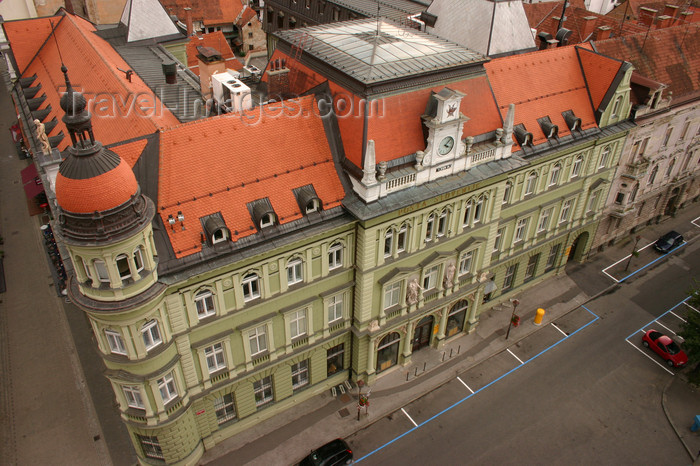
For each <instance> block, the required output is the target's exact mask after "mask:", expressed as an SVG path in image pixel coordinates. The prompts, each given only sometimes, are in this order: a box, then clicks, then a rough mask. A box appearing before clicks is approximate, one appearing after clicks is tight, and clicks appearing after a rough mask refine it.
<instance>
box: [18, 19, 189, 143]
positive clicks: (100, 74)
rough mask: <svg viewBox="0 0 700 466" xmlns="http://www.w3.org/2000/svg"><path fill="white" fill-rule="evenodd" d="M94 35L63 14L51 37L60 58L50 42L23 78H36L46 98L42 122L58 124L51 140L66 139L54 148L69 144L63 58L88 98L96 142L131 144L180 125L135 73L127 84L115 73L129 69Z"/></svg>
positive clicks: (75, 84)
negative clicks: (63, 102) (127, 141)
mask: <svg viewBox="0 0 700 466" xmlns="http://www.w3.org/2000/svg"><path fill="white" fill-rule="evenodd" d="M94 30H95V28H94V26H93V25H92V24H91V23H89V22H88V21H86V20H84V19H82V18H80V17H79V16H75V15H71V14H69V13H66V14H65V16H64V17H63V20H62V21H61V22H60V23H59V24H58V25H57V26H56V33H55V34H56V41H57V42H58V44H59V47H60V48H61V55H59V53H58V50H57V48H56V43H55V42H54V39H53V38H52V39H51V40H50V41H47V42H46V43H45V44H44V46H43V47H42V48H41V50H40V51H39V53H38V54H37V55H36V56H35V58H34V59H33V60H32V61H31V62H30V63H29V65H28V66H27V68H26V70H25V71H24V73H23V76H25V77H26V76H32V75H34V74H36V75H37V82H39V83H41V85H42V90H41V91H40V93H41V92H45V93H46V101H45V102H44V104H43V105H42V107H41V108H46V107H47V106H48V105H51V108H52V111H51V113H50V114H49V116H48V117H47V118H46V119H45V120H44V121H45V122H46V121H50V120H51V119H52V118H53V117H55V118H56V119H57V120H58V125H57V126H56V128H54V129H53V131H51V133H50V134H49V136H54V135H56V134H59V132H60V131H63V133H64V134H65V137H64V139H63V141H61V143H60V144H59V145H58V148H59V149H60V150H63V149H65V148H66V147H67V146H68V145H69V144H70V138H69V137H68V130H67V129H66V127H65V125H64V124H63V121H62V120H61V119H62V117H63V110H61V107H60V104H59V101H60V98H61V96H62V95H63V92H64V90H65V80H64V77H63V73H62V72H61V62H62V61H61V59H62V60H63V63H65V65H66V67H67V68H68V75H69V77H70V78H71V83H72V84H73V88H74V89H76V90H77V91H80V92H82V93H83V94H84V95H85V97H86V99H88V102H89V111H90V113H91V114H92V125H93V128H94V133H95V138H96V139H98V140H99V141H100V142H102V143H103V144H105V145H108V144H112V143H115V142H118V141H123V140H125V139H132V138H135V137H138V136H142V135H144V134H149V133H154V132H156V131H157V130H158V129H159V128H162V127H166V126H172V125H176V124H179V121H178V120H177V118H175V116H174V115H173V114H172V113H171V112H170V110H168V109H167V108H166V107H165V105H162V104H161V102H160V100H159V99H158V98H157V97H156V96H155V95H154V93H153V91H151V89H149V87H148V86H147V85H146V84H145V83H144V82H143V81H142V80H141V78H139V77H138V75H136V74H134V75H133V77H132V80H131V82H129V81H127V80H126V76H125V74H124V73H122V72H121V71H119V70H118V69H117V68H121V69H123V70H128V69H130V67H129V65H128V64H127V63H126V62H125V61H124V59H123V58H122V57H121V56H120V55H119V54H118V53H117V52H116V51H115V50H114V49H113V48H112V47H111V46H110V45H109V44H108V43H107V42H105V41H104V40H103V39H101V38H100V37H98V36H97V35H95V34H94V33H93V31H94Z"/></svg>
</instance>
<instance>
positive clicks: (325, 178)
mask: <svg viewBox="0 0 700 466" xmlns="http://www.w3.org/2000/svg"><path fill="white" fill-rule="evenodd" d="M315 105H316V103H315V100H314V99H313V96H307V97H302V98H300V99H299V100H290V101H286V102H285V103H284V108H283V107H282V104H272V105H268V106H264V107H259V108H257V109H255V110H251V111H249V112H248V115H249V116H253V115H254V116H255V117H254V118H253V119H250V120H249V119H246V118H245V117H242V116H241V115H236V114H230V115H222V116H219V117H213V118H209V119H206V120H199V121H196V122H192V123H188V124H184V125H180V126H177V127H174V128H171V129H168V130H164V131H163V132H162V133H161V136H160V175H159V186H158V203H157V204H158V213H159V214H160V216H161V218H162V219H163V222H164V223H165V225H168V222H167V218H168V215H173V216H176V215H177V212H178V211H181V212H182V213H183V215H184V216H185V222H184V223H185V226H186V227H187V229H186V230H181V229H180V228H179V227H177V228H175V229H174V230H173V229H170V228H168V229H167V230H168V234H169V236H170V241H171V243H172V245H173V250H174V252H175V254H176V256H177V257H183V256H187V255H189V254H193V253H195V252H198V251H199V250H201V241H200V232H201V228H200V227H199V219H200V218H202V217H204V216H207V215H210V214H213V213H216V212H221V215H222V217H223V219H224V221H225V222H226V226H227V227H228V228H229V229H230V231H231V236H232V239H233V240H234V241H235V240H237V239H239V238H243V237H245V236H248V235H251V234H254V233H256V231H257V230H256V229H255V227H254V225H253V220H252V218H251V215H250V213H249V211H248V208H247V204H248V203H249V202H252V201H254V200H257V199H262V198H268V199H269V200H270V203H271V204H272V207H273V208H274V210H275V213H276V215H277V216H278V220H279V223H281V224H285V223H288V222H290V221H292V220H295V219H298V218H301V216H302V214H301V212H300V209H299V205H298V204H297V201H296V198H295V197H294V193H293V192H292V190H293V189H294V188H297V187H301V186H305V185H307V184H313V186H314V189H315V190H316V194H317V195H318V196H319V198H320V199H321V201H322V202H323V208H324V209H329V208H332V207H336V206H339V205H340V201H341V200H342V199H343V197H344V196H345V192H344V190H343V187H342V185H341V183H340V179H339V178H338V174H337V172H336V169H335V165H334V162H333V157H332V155H331V151H330V148H329V146H328V142H327V139H326V134H325V131H324V128H323V122H322V120H321V119H320V118H319V117H318V116H317V115H318V110H313V109H312V106H315ZM193 154H197V155H196V157H193Z"/></svg>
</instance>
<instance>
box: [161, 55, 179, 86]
mask: <svg viewBox="0 0 700 466" xmlns="http://www.w3.org/2000/svg"><path fill="white" fill-rule="evenodd" d="M162 66H163V74H164V75H165V82H166V83H168V84H175V83H177V63H175V62H174V61H172V60H171V61H166V62H163V63H162Z"/></svg>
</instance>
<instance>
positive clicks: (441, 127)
mask: <svg viewBox="0 0 700 466" xmlns="http://www.w3.org/2000/svg"><path fill="white" fill-rule="evenodd" d="M464 96H465V94H463V93H461V92H459V91H454V90H452V89H450V88H447V87H446V88H443V89H442V90H441V91H440V92H438V93H435V94H433V95H431V96H430V99H429V101H428V105H427V108H426V113H425V115H423V116H422V117H421V118H422V119H423V125H425V127H426V129H427V133H428V137H427V141H426V142H427V144H426V148H425V150H424V151H422V154H421V153H419V154H417V157H416V159H417V160H418V162H417V164H416V168H418V170H419V171H420V173H419V178H425V179H424V180H421V181H429V180H432V179H435V178H441V177H443V176H447V175H451V174H453V173H456V172H458V171H461V170H463V169H464V167H465V165H466V159H465V158H464V157H463V156H464V152H465V145H464V143H463V142H462V132H463V128H464V123H465V122H466V121H468V120H469V118H467V117H466V116H464V114H462V113H461V112H460V111H459V109H460V105H461V103H462V98H463V97H464ZM421 156H422V158H421Z"/></svg>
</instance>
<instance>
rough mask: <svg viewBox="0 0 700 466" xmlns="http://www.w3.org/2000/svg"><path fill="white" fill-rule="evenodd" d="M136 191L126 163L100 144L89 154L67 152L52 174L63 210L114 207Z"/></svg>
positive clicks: (79, 210)
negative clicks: (78, 155)
mask: <svg viewBox="0 0 700 466" xmlns="http://www.w3.org/2000/svg"><path fill="white" fill-rule="evenodd" d="M138 191H139V185H138V183H137V182H136V177H135V176H134V172H133V171H132V170H131V167H130V166H129V164H128V163H126V162H125V161H124V160H121V159H120V158H119V156H118V155H117V154H115V153H114V152H112V151H110V150H107V149H104V148H101V150H100V151H99V152H98V153H97V154H95V156H93V157H71V156H68V157H67V158H66V160H64V161H63V163H62V164H61V167H60V169H59V171H58V175H57V176H56V201H57V202H58V204H59V205H60V206H61V208H62V209H63V210H66V211H69V212H74V213H85V214H88V213H94V212H104V211H108V210H111V209H114V208H115V207H118V206H120V205H122V204H124V203H126V202H129V200H130V199H131V197H132V196H135V195H137V194H138Z"/></svg>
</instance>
